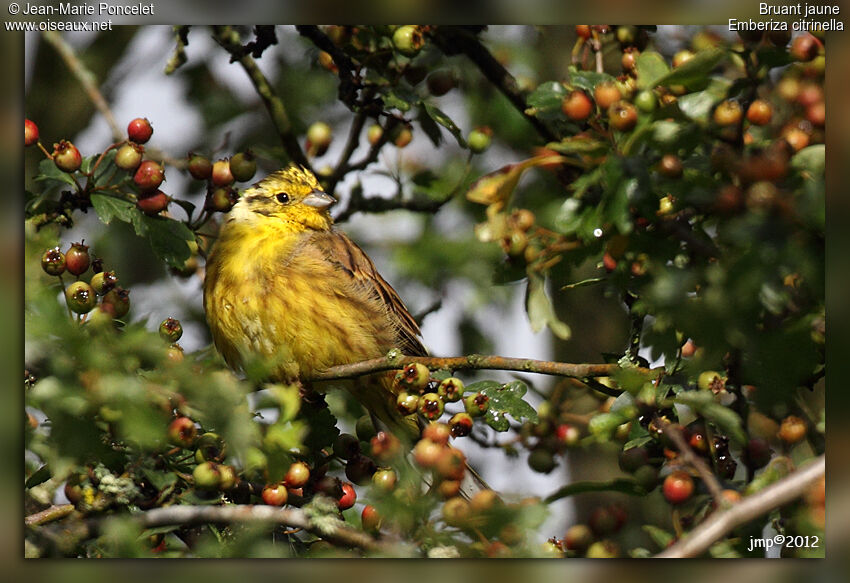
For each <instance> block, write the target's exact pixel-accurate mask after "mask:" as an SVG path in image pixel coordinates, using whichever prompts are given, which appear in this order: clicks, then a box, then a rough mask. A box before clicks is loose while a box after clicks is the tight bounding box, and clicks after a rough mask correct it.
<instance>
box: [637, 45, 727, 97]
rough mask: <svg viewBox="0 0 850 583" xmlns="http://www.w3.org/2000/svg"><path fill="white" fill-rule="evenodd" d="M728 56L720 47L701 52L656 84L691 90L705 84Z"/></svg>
mask: <svg viewBox="0 0 850 583" xmlns="http://www.w3.org/2000/svg"><path fill="white" fill-rule="evenodd" d="M641 56H643V55H641ZM728 56H729V53H727V52H726V49H722V48H719V47H716V48H713V49H706V50H704V51H700V52H698V53H697V54H696V55H694V56H693V58H691V59H690V60H688V61H686V62H685V63H683V64H682V65H679V66H678V67H676V68H675V69H673V70H672V71H670V72H669V73H667V74H666V75H664V76H663V77H661V78H660V79H658V80H657V81H656V82H655V83H656V84H657V85H663V86H665V87H670V86H671V85H684V86H685V87H689V88H691V87H695V86H698V85H699V84H704V83H705V82H706V81H707V80H708V76H709V75H710V74H711V72H712V71H713V70H714V68H715V67H716V66H717V65H719V64H720V63H721V62H723V61H724V60H725V59H726V57H728ZM638 60H640V58H638Z"/></svg>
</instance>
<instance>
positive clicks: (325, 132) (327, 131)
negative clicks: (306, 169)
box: [305, 121, 333, 156]
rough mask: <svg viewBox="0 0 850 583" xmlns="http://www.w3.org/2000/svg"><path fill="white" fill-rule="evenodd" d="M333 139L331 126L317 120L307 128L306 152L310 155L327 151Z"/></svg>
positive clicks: (317, 154) (319, 154) (318, 154)
mask: <svg viewBox="0 0 850 583" xmlns="http://www.w3.org/2000/svg"><path fill="white" fill-rule="evenodd" d="M332 141H333V130H332V129H331V126H329V125H328V124H326V123H325V122H323V121H317V122H315V123H313V124H312V125H310V127H309V128H307V142H306V144H305V146H306V150H307V154H308V155H310V156H321V155H323V154H324V153H325V152H327V151H328V147H329V146H330V145H331V142H332Z"/></svg>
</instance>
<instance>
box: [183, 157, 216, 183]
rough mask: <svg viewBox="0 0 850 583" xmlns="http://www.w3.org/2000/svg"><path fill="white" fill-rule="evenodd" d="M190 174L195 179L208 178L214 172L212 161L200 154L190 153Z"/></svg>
mask: <svg viewBox="0 0 850 583" xmlns="http://www.w3.org/2000/svg"><path fill="white" fill-rule="evenodd" d="M188 167H189V174H191V175H192V178H194V179H195V180H206V179H207V178H209V177H210V175H211V174H212V162H210V159H209V158H207V157H205V156H201V155H199V154H192V153H190V154H189V166H188Z"/></svg>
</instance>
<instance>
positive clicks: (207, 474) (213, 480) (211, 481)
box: [192, 462, 221, 490]
mask: <svg viewBox="0 0 850 583" xmlns="http://www.w3.org/2000/svg"><path fill="white" fill-rule="evenodd" d="M192 478H193V479H194V480H195V488H198V489H199V490H218V487H219V486H220V485H221V472H220V471H219V469H218V464H216V463H214V462H203V463H200V464H198V465H197V466H195V469H194V470H193V471H192Z"/></svg>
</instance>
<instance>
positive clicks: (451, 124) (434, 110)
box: [422, 102, 466, 148]
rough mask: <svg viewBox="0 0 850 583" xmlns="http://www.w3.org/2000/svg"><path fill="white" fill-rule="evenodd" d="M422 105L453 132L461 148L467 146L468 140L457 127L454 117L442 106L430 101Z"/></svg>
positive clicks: (438, 121)
mask: <svg viewBox="0 0 850 583" xmlns="http://www.w3.org/2000/svg"><path fill="white" fill-rule="evenodd" d="M422 107H424V108H425V112H426V113H427V114H428V115H429V116H430V117H431V119H433V120H434V121H435V122H437V123H438V124H440V125H441V126H443V127H444V128H446V129H447V130H449V132H451V134H452V135H453V136H454V137H455V139H456V140H457V143H458V144H459V145H460V147H461V148H466V140H464V139H463V135H461V131H460V128H459V127H457V124H456V123H455V122H454V121H452V118H450V117H449V116H447V115H446V114H445V113H443V111H441V110H440V108H438V107H436V106H434V105H431V104H430V103H427V102H423V103H422Z"/></svg>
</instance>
